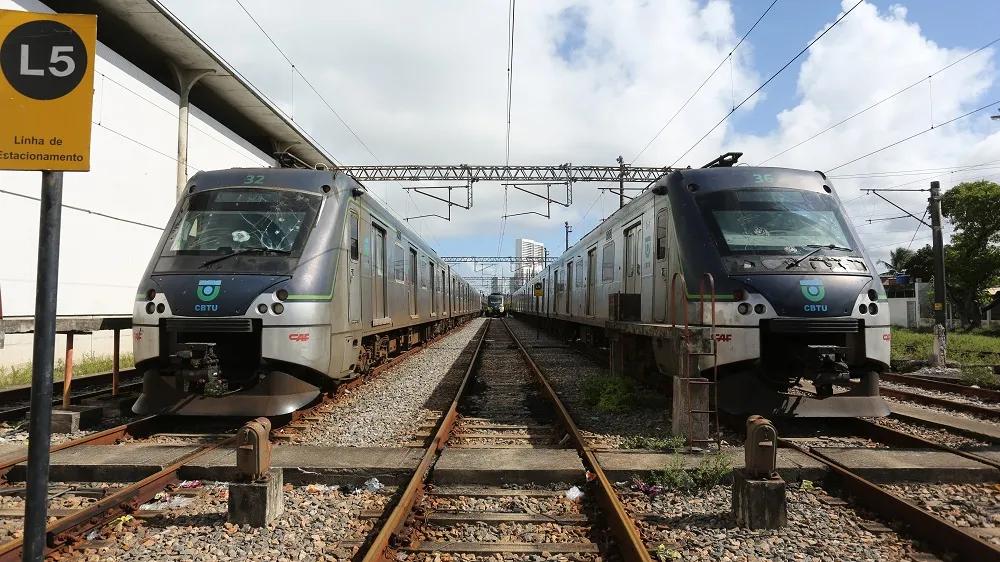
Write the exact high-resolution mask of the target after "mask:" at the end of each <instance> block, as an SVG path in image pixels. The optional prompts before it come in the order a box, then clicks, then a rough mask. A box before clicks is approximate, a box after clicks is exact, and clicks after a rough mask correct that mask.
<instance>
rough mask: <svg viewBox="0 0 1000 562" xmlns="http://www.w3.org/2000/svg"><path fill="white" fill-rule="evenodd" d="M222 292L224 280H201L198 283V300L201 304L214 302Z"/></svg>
mask: <svg viewBox="0 0 1000 562" xmlns="http://www.w3.org/2000/svg"><path fill="white" fill-rule="evenodd" d="M221 291H222V280H220V279H201V280H200V281H198V300H200V301H201V302H212V301H214V300H215V297H217V296H219V293H220V292H221Z"/></svg>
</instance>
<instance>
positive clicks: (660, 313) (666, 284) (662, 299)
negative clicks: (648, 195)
mask: <svg viewBox="0 0 1000 562" xmlns="http://www.w3.org/2000/svg"><path fill="white" fill-rule="evenodd" d="M669 269H670V266H669V262H668V261H667V209H660V210H659V212H657V213H656V273H655V274H654V282H653V320H654V321H656V322H666V321H667V306H668V305H667V302H668V301H669V300H670V279H669V276H670V272H669Z"/></svg>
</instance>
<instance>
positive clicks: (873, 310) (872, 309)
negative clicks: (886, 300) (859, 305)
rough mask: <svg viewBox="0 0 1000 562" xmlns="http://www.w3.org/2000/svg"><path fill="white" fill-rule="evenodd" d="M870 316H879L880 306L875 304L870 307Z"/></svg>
mask: <svg viewBox="0 0 1000 562" xmlns="http://www.w3.org/2000/svg"><path fill="white" fill-rule="evenodd" d="M868 314H878V305H877V304H875V303H871V304H870V305H868Z"/></svg>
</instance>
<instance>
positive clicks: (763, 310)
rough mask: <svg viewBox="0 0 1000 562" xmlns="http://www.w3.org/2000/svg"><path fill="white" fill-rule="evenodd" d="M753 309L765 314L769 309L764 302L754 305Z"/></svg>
mask: <svg viewBox="0 0 1000 562" xmlns="http://www.w3.org/2000/svg"><path fill="white" fill-rule="evenodd" d="M753 311H754V312H756V313H757V314H764V312H766V311H767V307H766V306H764V305H762V304H757V305H755V306H754V307H753Z"/></svg>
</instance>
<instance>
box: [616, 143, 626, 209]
mask: <svg viewBox="0 0 1000 562" xmlns="http://www.w3.org/2000/svg"><path fill="white" fill-rule="evenodd" d="M624 206H625V159H624V158H622V155H621V154H619V155H618V208H619V209H621V208H622V207H624Z"/></svg>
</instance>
